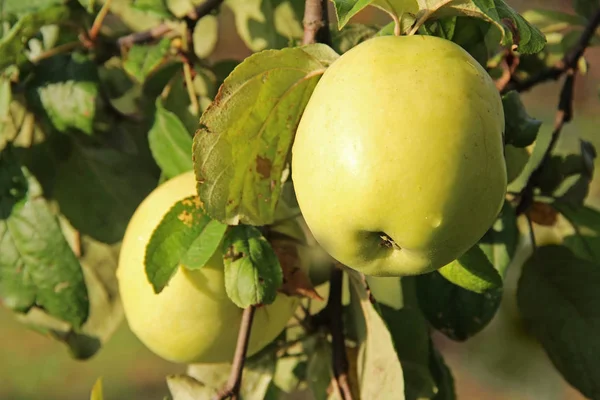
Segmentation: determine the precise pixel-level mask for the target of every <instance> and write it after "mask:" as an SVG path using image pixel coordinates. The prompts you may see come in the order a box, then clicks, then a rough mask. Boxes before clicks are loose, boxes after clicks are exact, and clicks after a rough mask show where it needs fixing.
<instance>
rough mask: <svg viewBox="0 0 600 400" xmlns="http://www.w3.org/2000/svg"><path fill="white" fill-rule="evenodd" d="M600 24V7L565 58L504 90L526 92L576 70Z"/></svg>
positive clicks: (512, 83)
mask: <svg viewBox="0 0 600 400" xmlns="http://www.w3.org/2000/svg"><path fill="white" fill-rule="evenodd" d="M598 26H600V9H598V10H597V11H596V12H595V13H594V15H593V16H592V18H591V19H590V20H589V21H588V24H587V25H586V27H585V29H584V30H583V32H582V34H581V36H580V37H579V40H578V41H577V43H576V44H575V45H574V46H573V48H571V50H570V51H569V52H568V53H567V54H565V56H564V58H563V59H562V60H560V61H559V62H558V63H556V65H554V66H553V67H551V68H548V69H545V70H543V71H541V72H540V73H538V74H536V75H534V76H532V77H531V78H529V79H527V80H525V81H522V82H518V81H512V82H511V84H509V85H507V86H506V87H505V90H504V91H510V90H516V91H517V92H524V91H527V90H529V89H531V88H532V87H534V86H535V85H537V84H539V83H543V82H547V81H550V80H557V79H558V78H560V77H561V76H562V75H563V74H565V73H566V72H568V71H569V70H574V69H576V68H577V62H578V61H579V59H580V58H581V56H583V53H585V50H586V49H587V48H588V46H589V45H590V42H591V40H592V38H593V37H594V34H595V32H596V29H598Z"/></svg>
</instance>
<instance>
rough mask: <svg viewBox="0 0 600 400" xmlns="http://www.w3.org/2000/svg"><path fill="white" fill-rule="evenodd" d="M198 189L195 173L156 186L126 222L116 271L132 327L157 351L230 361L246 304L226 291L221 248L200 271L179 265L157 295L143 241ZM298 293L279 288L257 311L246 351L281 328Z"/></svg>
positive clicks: (173, 357) (178, 358)
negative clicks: (148, 272)
mask: <svg viewBox="0 0 600 400" xmlns="http://www.w3.org/2000/svg"><path fill="white" fill-rule="evenodd" d="M195 194H196V180H195V177H194V173H193V172H187V173H184V174H182V175H179V176H177V177H175V178H173V179H171V180H169V181H167V182H166V183H164V184H162V185H160V186H159V187H158V188H156V189H155V190H154V191H153V192H152V193H151V194H150V195H149V196H148V197H147V198H146V199H145V200H144V201H143V202H142V203H141V205H140V206H139V207H138V209H137V210H136V212H135V213H134V215H133V217H132V218H131V221H130V222H129V225H128V227H127V230H126V233H125V237H124V239H123V244H122V247H121V253H120V256H119V266H118V269H117V279H118V282H119V292H120V295H121V299H122V302H123V307H124V310H125V316H126V319H127V322H128V324H129V327H130V328H131V330H132V331H133V333H134V334H135V335H136V336H137V337H138V338H139V339H140V340H141V341H142V342H143V343H144V344H145V345H146V346H147V347H148V348H149V349H150V350H152V351H153V352H154V353H156V354H157V355H159V356H160V357H162V358H164V359H166V360H169V361H173V362H181V363H191V362H197V363H218V362H227V361H231V360H232V359H233V355H234V352H235V347H236V341H237V335H238V330H239V326H240V322H241V318H242V313H243V310H242V309H241V308H239V307H237V306H236V305H235V304H234V303H233V302H232V301H231V300H230V299H229V297H227V293H226V292H225V284H224V267H223V258H222V255H221V252H220V251H217V253H216V254H215V255H214V256H213V257H212V258H211V259H210V260H209V261H208V263H207V265H205V266H204V267H203V268H201V269H199V270H194V271H192V270H188V269H186V268H184V267H179V269H178V270H177V272H176V273H175V275H174V276H173V277H172V279H171V280H170V282H169V284H168V286H167V287H165V288H164V290H163V291H162V292H160V293H159V294H156V293H154V290H153V288H152V285H151V284H150V282H149V281H148V279H147V277H146V274H145V269H144V256H145V251H146V245H147V243H148V241H149V240H150V237H151V235H152V232H153V231H154V230H155V228H156V227H157V226H158V224H159V223H160V221H161V220H162V218H163V216H164V214H165V213H167V211H169V209H170V208H171V207H172V206H173V205H174V204H175V203H176V202H177V201H179V200H182V199H184V198H186V197H188V196H192V195H195ZM299 301H300V300H299V299H298V298H295V297H288V296H286V295H283V294H279V295H278V296H277V298H276V300H275V302H274V303H272V304H270V305H267V306H264V307H260V308H258V309H257V310H256V313H255V316H254V322H253V325H252V330H251V335H250V345H249V350H248V352H249V355H252V354H255V353H256V352H258V351H260V350H261V349H263V348H264V347H265V346H266V345H267V344H269V343H270V342H272V341H273V339H275V338H276V337H277V336H278V335H279V334H280V333H281V331H282V330H283V329H284V327H285V325H286V323H287V322H288V320H289V319H290V318H291V317H292V315H293V313H294V311H295V310H296V307H297V306H298V304H299Z"/></svg>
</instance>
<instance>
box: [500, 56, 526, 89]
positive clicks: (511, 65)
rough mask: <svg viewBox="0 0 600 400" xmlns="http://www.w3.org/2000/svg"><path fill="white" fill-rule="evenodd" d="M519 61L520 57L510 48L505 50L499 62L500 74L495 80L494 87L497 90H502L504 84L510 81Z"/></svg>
mask: <svg viewBox="0 0 600 400" xmlns="http://www.w3.org/2000/svg"><path fill="white" fill-rule="evenodd" d="M520 61H521V60H520V58H519V57H518V56H517V55H516V54H515V53H513V51H512V50H510V49H507V50H506V52H505V55H504V58H503V59H502V62H501V66H502V76H501V77H500V78H499V79H498V80H497V81H496V88H497V89H498V91H499V92H503V91H504V89H505V88H506V86H507V85H508V84H509V83H510V82H511V81H512V79H513V75H514V73H515V71H516V70H517V67H518V66H519V63H520Z"/></svg>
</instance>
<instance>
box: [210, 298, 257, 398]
mask: <svg viewBox="0 0 600 400" xmlns="http://www.w3.org/2000/svg"><path fill="white" fill-rule="evenodd" d="M255 310H256V307H255V306H250V307H248V308H246V309H244V313H243V314H242V323H241V324H240V331H239V333H238V339H237V345H236V348H235V355H234V357H233V364H232V365H231V373H230V374H229V379H228V380H227V383H226V384H225V386H224V387H223V388H222V389H221V391H219V393H218V394H217V395H216V397H215V400H225V399H231V400H238V399H239V393H240V388H241V386H242V375H243V372H244V363H245V361H246V354H247V353H248V343H249V342H250V331H251V328H252V321H253V320H254V311H255Z"/></svg>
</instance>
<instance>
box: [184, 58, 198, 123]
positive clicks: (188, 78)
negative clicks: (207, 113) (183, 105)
mask: <svg viewBox="0 0 600 400" xmlns="http://www.w3.org/2000/svg"><path fill="white" fill-rule="evenodd" d="M183 76H184V79H185V87H186V88H187V92H188V97H189V98H190V103H191V107H192V109H191V111H192V114H193V115H194V116H198V114H199V113H200V105H199V104H198V96H197V95H196V91H195V90H194V80H193V78H192V67H191V66H190V62H189V60H187V59H186V60H185V62H184V63H183Z"/></svg>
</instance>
